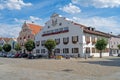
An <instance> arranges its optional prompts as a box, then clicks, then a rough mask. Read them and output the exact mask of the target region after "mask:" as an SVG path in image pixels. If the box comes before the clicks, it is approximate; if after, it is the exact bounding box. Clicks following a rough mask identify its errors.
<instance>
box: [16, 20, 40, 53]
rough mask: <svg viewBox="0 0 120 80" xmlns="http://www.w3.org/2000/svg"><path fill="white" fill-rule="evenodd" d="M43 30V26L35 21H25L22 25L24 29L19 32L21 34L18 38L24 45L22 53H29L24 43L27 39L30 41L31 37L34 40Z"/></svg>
mask: <svg viewBox="0 0 120 80" xmlns="http://www.w3.org/2000/svg"><path fill="white" fill-rule="evenodd" d="M41 30H42V26H39V25H36V24H34V23H27V22H24V24H23V26H22V30H21V31H20V33H19V36H18V38H17V41H18V43H19V44H20V45H21V47H22V51H21V52H22V53H27V51H26V49H25V47H24V44H25V42H26V41H28V40H29V39H31V40H34V39H35V35H36V34H37V33H38V32H39V31H41Z"/></svg>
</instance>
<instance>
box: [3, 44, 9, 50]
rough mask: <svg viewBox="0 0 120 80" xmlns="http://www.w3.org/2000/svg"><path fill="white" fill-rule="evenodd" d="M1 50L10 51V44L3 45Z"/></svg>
mask: <svg viewBox="0 0 120 80" xmlns="http://www.w3.org/2000/svg"><path fill="white" fill-rule="evenodd" d="M3 50H4V51H5V52H9V51H10V50H11V45H10V44H4V45H3Z"/></svg>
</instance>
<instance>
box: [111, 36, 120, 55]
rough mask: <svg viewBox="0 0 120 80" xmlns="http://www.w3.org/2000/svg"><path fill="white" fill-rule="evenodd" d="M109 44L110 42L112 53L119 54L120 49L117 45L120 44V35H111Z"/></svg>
mask: <svg viewBox="0 0 120 80" xmlns="http://www.w3.org/2000/svg"><path fill="white" fill-rule="evenodd" d="M109 44H110V55H112V56H117V55H118V54H120V50H119V49H118V47H117V46H118V45H119V44H120V36H113V35H111V38H110V42H109Z"/></svg>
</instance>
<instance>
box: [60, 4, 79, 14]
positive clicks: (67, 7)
mask: <svg viewBox="0 0 120 80" xmlns="http://www.w3.org/2000/svg"><path fill="white" fill-rule="evenodd" d="M59 9H60V10H62V11H64V12H67V13H71V14H75V13H80V12H81V10H80V8H79V7H77V6H75V5H73V4H72V3H69V4H68V5H65V6H64V7H62V8H59Z"/></svg>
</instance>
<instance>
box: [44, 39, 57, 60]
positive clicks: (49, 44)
mask: <svg viewBox="0 0 120 80" xmlns="http://www.w3.org/2000/svg"><path fill="white" fill-rule="evenodd" d="M44 46H45V47H46V48H47V50H48V57H49V58H50V57H51V56H52V55H53V54H52V50H53V49H54V48H55V46H56V42H55V41H54V40H52V39H48V40H47V41H46V42H45V44H44Z"/></svg>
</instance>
